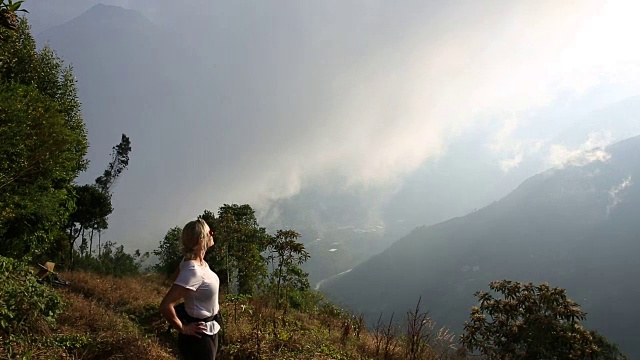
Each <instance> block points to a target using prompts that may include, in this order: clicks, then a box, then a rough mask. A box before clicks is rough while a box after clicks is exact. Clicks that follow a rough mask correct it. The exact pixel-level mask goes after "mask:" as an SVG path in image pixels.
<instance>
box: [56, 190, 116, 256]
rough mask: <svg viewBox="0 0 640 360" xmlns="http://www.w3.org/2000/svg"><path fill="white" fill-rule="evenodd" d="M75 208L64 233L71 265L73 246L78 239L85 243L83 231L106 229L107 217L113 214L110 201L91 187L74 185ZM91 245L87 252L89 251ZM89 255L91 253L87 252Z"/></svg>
mask: <svg viewBox="0 0 640 360" xmlns="http://www.w3.org/2000/svg"><path fill="white" fill-rule="evenodd" d="M74 190H75V204H76V208H75V210H74V211H73V213H71V215H70V216H69V219H68V222H67V226H66V231H67V235H68V239H69V261H70V263H71V265H72V264H73V251H74V245H75V242H76V240H77V239H78V237H80V236H82V240H83V244H84V243H85V241H86V238H85V236H84V235H85V231H86V230H90V231H91V241H92V240H93V230H94V229H102V228H106V227H107V217H108V216H109V215H110V214H111V212H113V207H112V206H111V199H110V198H109V196H107V195H106V194H104V193H103V192H102V191H100V190H99V189H98V188H97V187H95V186H93V185H82V186H79V185H74ZM91 248H92V246H91V243H90V244H89V250H91ZM89 253H91V251H89Z"/></svg>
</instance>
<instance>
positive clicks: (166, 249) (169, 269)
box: [153, 226, 182, 275]
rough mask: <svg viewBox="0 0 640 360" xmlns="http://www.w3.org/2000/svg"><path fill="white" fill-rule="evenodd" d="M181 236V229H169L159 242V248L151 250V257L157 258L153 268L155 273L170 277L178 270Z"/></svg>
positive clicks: (180, 259)
mask: <svg viewBox="0 0 640 360" xmlns="http://www.w3.org/2000/svg"><path fill="white" fill-rule="evenodd" d="M181 234H182V229H181V228H180V227H179V226H176V227H174V228H171V229H169V231H167V234H166V235H165V236H164V238H163V239H162V241H160V247H159V248H157V249H156V250H153V255H155V256H157V257H158V263H157V264H156V265H154V266H153V269H154V270H155V271H158V272H160V273H163V274H166V275H170V274H172V273H173V272H174V271H175V270H176V269H177V268H178V266H179V265H180V262H181V261H182V250H181V249H182V246H181V244H180V235H181Z"/></svg>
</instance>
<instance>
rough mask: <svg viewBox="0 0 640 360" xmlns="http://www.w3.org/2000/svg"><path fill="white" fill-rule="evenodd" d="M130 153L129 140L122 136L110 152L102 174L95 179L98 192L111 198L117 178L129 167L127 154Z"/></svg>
mask: <svg viewBox="0 0 640 360" xmlns="http://www.w3.org/2000/svg"><path fill="white" fill-rule="evenodd" d="M130 152H131V140H130V139H129V137H128V136H127V135H125V134H122V138H121V139H120V143H119V144H118V145H116V146H114V147H113V149H112V150H111V161H110V162H109V165H108V166H107V168H106V169H105V170H104V173H103V174H102V175H100V176H98V178H96V186H97V187H98V189H100V191H102V192H103V193H105V194H108V195H109V196H111V193H112V189H113V186H114V185H115V184H116V181H117V180H118V177H120V174H122V172H123V171H124V170H126V169H127V167H128V166H129V153H130Z"/></svg>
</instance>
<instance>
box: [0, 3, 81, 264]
mask: <svg viewBox="0 0 640 360" xmlns="http://www.w3.org/2000/svg"><path fill="white" fill-rule="evenodd" d="M3 4H8V3H5V2H3ZM14 5H15V3H14ZM0 35H1V36H2V37H3V39H4V40H3V41H2V42H0V209H1V210H0V238H1V239H2V241H1V242H0V254H3V255H8V256H13V257H21V256H25V255H37V254H40V253H43V252H45V251H47V249H48V248H49V247H50V245H52V244H55V243H57V239H58V236H60V235H61V233H60V231H59V229H61V228H63V225H64V224H65V223H66V218H67V216H68V215H69V214H70V213H71V212H72V211H73V209H74V203H73V198H72V197H71V196H70V194H71V193H72V188H71V185H72V183H73V180H74V179H75V178H76V177H77V175H78V174H79V173H80V171H82V170H84V169H85V168H86V160H85V159H84V156H85V154H86V151H87V137H86V131H85V127H84V123H83V121H82V118H81V116H80V103H79V101H78V98H77V94H76V87H75V80H74V77H73V73H72V72H71V69H70V68H64V67H63V64H62V61H61V60H60V59H59V58H57V57H56V55H55V54H54V53H53V51H51V50H50V49H49V48H47V47H45V48H44V49H42V50H41V51H37V50H36V46H35V42H34V40H33V38H32V37H31V35H30V33H29V27H28V24H27V22H26V20H25V19H24V18H21V19H18V20H17V25H16V28H15V31H12V30H8V29H6V28H4V27H0Z"/></svg>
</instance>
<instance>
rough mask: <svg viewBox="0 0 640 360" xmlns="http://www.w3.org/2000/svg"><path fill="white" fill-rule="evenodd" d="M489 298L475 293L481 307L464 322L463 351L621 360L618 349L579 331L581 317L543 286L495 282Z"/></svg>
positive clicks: (498, 355) (572, 305)
mask: <svg viewBox="0 0 640 360" xmlns="http://www.w3.org/2000/svg"><path fill="white" fill-rule="evenodd" d="M489 287H490V288H491V290H493V291H495V292H497V293H499V294H501V295H502V298H494V297H493V295H491V294H490V293H487V292H482V291H479V292H476V293H475V296H476V297H478V299H479V301H480V305H479V306H476V307H473V309H472V310H471V321H470V322H465V325H464V334H463V335H462V337H461V343H462V345H463V346H464V347H465V348H466V349H467V350H469V351H472V352H473V351H476V350H477V351H479V352H480V353H481V354H483V355H485V356H486V357H487V358H488V359H531V360H533V359H625V357H624V355H622V354H621V353H620V351H619V350H618V349H617V347H616V346H615V345H613V344H610V343H608V342H607V341H606V339H604V337H602V336H601V335H598V334H597V333H595V332H592V331H588V330H586V329H585V328H583V327H582V325H580V321H582V320H585V319H586V313H585V312H583V311H581V310H580V307H579V306H578V304H576V303H575V302H573V301H572V300H570V299H567V297H566V291H565V290H564V289H560V288H557V287H556V288H552V287H550V286H549V285H547V284H541V285H534V284H532V283H527V284H521V283H518V282H514V281H508V280H503V281H494V282H492V283H491V284H489Z"/></svg>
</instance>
